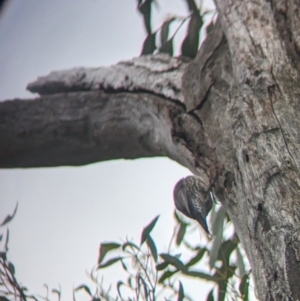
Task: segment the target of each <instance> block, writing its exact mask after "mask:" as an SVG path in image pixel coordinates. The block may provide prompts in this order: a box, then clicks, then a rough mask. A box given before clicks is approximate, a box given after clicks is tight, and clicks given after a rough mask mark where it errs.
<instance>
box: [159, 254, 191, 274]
mask: <svg viewBox="0 0 300 301" xmlns="http://www.w3.org/2000/svg"><path fill="white" fill-rule="evenodd" d="M159 256H160V257H161V258H162V259H163V260H164V261H166V262H168V263H169V264H170V265H172V266H174V267H175V268H176V269H178V270H180V271H185V270H186V267H185V265H184V264H183V262H182V261H181V260H180V259H178V258H177V257H175V256H172V255H170V254H167V253H161V254H159Z"/></svg>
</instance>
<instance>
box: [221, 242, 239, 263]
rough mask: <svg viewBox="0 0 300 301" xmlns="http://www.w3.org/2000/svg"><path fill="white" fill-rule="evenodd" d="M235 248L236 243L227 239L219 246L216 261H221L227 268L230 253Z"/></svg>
mask: <svg viewBox="0 0 300 301" xmlns="http://www.w3.org/2000/svg"><path fill="white" fill-rule="evenodd" d="M236 247H237V242H236V241H235V240H233V239H228V240H226V241H224V242H223V243H222V244H221V247H220V249H219V254H218V260H222V261H223V263H224V265H225V266H229V257H230V255H231V253H232V251H233V250H234V249H235V248H236Z"/></svg>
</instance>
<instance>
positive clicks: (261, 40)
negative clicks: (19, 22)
mask: <svg viewBox="0 0 300 301" xmlns="http://www.w3.org/2000/svg"><path fill="white" fill-rule="evenodd" d="M216 2H217V3H216V5H217V9H218V12H219V21H218V22H217V23H216V25H215V26H214V29H213V30H212V31H211V32H210V34H209V35H208V37H207V39H206V40H205V41H204V43H203V45H202V46H201V49H200V51H199V54H198V56H197V58H196V59H195V60H193V61H191V62H190V63H186V62H184V61H183V60H180V59H175V58H168V57H167V56H153V57H152V56H149V57H144V58H140V59H138V60H136V61H132V62H131V63H129V62H127V63H122V64H123V66H115V67H112V68H110V69H105V68H103V69H99V70H100V71H99V70H86V69H77V70H75V72H74V70H73V71H69V72H60V73H53V74H52V75H50V76H49V77H44V78H40V79H38V80H37V81H36V82H34V83H32V84H30V85H29V88H30V89H31V90H32V91H35V92H38V93H40V94H41V95H42V96H41V97H40V98H37V99H35V100H30V101H28V100H13V101H7V102H4V103H1V104H0V141H1V144H0V166H1V167H30V166H56V165H80V164H87V163H91V162H96V161H101V160H108V159H115V158H137V157H145V156H148V157H149V156H169V157H170V158H172V159H173V160H176V161H178V162H179V163H181V164H182V165H184V166H186V167H188V168H189V169H191V170H192V171H193V172H194V173H195V174H197V175H198V176H199V177H200V178H201V179H202V182H203V183H204V184H205V189H206V190H207V191H208V190H212V191H213V192H214V193H215V194H216V195H217V197H218V199H220V201H221V202H222V204H223V206H224V207H225V209H226V211H227V212H228V214H229V215H230V217H231V219H232V221H233V223H234V225H235V229H236V232H237V234H238V236H239V238H240V240H241V242H242V243H243V246H244V248H245V250H246V252H247V256H248V258H249V261H250V263H251V267H252V271H253V274H254V279H255V282H256V291H257V295H258V297H259V299H260V300H268V301H269V300H270V301H271V300H291V301H296V300H300V235H299V233H300V232H299V221H300V178H299V164H300V154H299V150H300V145H299V144H300V136H299V132H300V116H299V114H300V113H299V112H300V110H299V99H300V89H299V68H300V65H299V53H300V51H299V50H300V24H299V22H300V21H299V20H300V18H299V17H300V16H299V3H298V2H297V1H296V0H281V1H280V0H277V1H275V0H273V1H264V0H256V1H246V0H244V1H237V0H217V1H216ZM143 60H145V61H143ZM149 62H150V63H149ZM155 62H158V65H156V63H155ZM122 64H121V65H122ZM136 64H137V65H136ZM158 66H160V67H158ZM167 66H171V67H170V68H169V67H167ZM120 68H121V69H120ZM103 70H104V71H103ZM103 74H104V75H103ZM118 75H120V76H121V77H118ZM99 90H100V91H99ZM72 91H73V92H72ZM74 91H77V92H74ZM62 92H64V93H62ZM46 94H47V95H46Z"/></svg>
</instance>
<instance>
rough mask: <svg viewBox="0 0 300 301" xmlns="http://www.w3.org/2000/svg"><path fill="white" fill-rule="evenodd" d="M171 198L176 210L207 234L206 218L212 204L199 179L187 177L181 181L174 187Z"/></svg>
mask: <svg viewBox="0 0 300 301" xmlns="http://www.w3.org/2000/svg"><path fill="white" fill-rule="evenodd" d="M173 197H174V203H175V207H176V209H177V210H179V211H180V212H181V213H183V214H184V215H185V216H187V217H189V218H192V219H194V220H196V221H197V222H198V223H199V224H200V225H201V227H202V228H203V229H204V231H205V232H206V233H208V234H209V231H208V227H207V222H206V217H207V215H208V213H209V211H210V210H211V208H212V205H213V202H212V200H211V198H210V195H209V192H207V191H206V190H205V189H204V188H203V183H202V182H201V180H200V178H197V177H194V176H188V177H186V178H183V179H181V180H180V181H179V182H177V184H176V185H175V187H174V191H173Z"/></svg>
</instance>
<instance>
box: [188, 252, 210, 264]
mask: <svg viewBox="0 0 300 301" xmlns="http://www.w3.org/2000/svg"><path fill="white" fill-rule="evenodd" d="M206 251H207V249H206V248H203V249H200V250H199V251H198V252H197V254H196V255H195V256H194V257H193V258H191V259H190V260H189V261H188V262H187V263H186V264H185V266H186V267H191V266H193V265H195V264H196V263H197V262H199V261H200V260H201V259H202V257H203V255H204V254H205V252H206Z"/></svg>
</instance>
